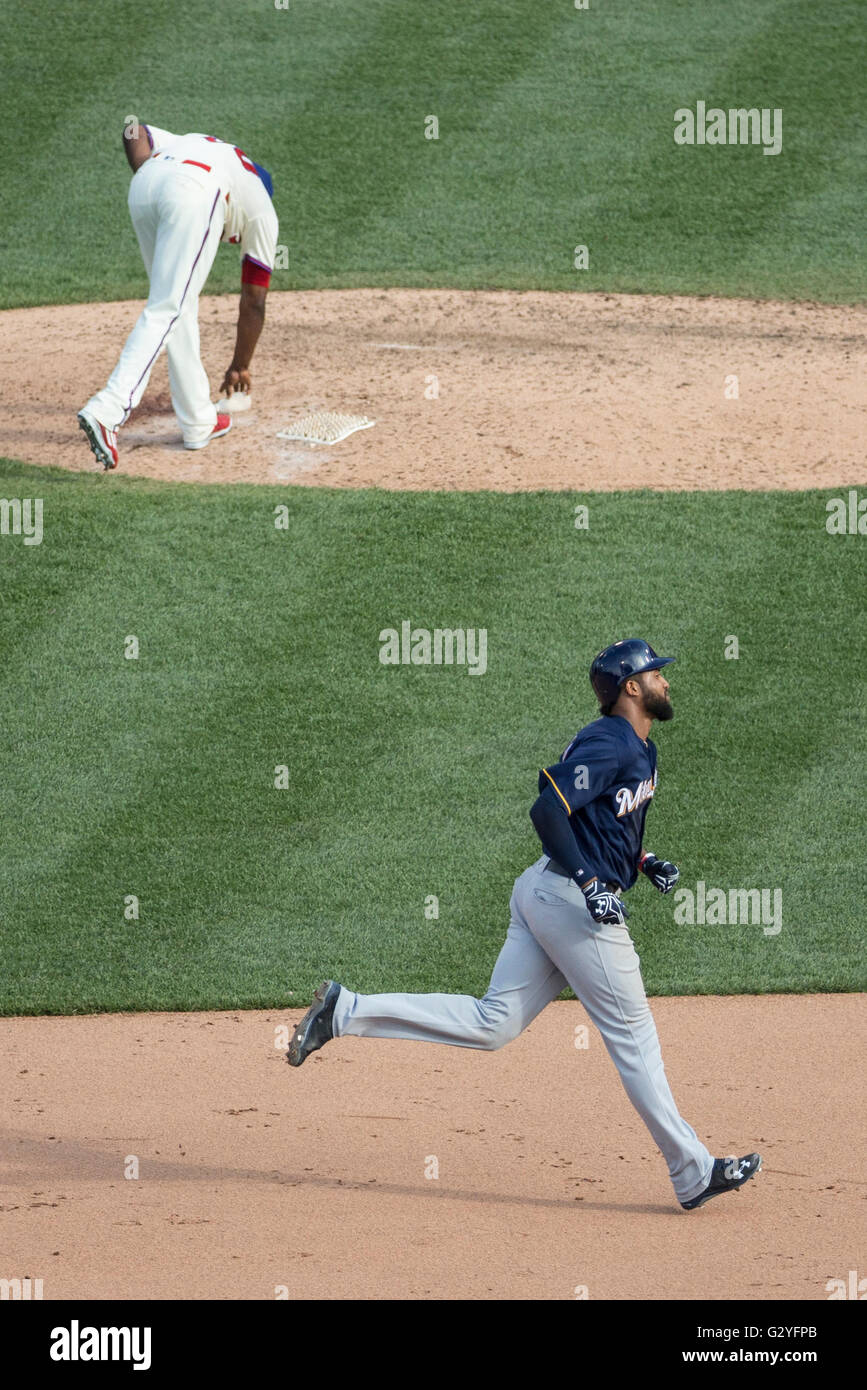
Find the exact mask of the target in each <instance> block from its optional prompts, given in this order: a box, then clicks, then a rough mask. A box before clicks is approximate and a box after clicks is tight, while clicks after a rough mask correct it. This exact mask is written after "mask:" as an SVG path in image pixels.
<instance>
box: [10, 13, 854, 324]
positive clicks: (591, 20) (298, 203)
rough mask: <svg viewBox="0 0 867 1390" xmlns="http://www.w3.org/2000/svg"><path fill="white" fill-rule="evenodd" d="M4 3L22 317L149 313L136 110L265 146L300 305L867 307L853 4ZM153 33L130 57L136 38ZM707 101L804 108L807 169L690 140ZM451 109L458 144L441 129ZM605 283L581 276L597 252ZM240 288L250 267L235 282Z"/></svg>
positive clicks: (13, 241) (286, 278) (797, 160)
mask: <svg viewBox="0 0 867 1390" xmlns="http://www.w3.org/2000/svg"><path fill="white" fill-rule="evenodd" d="M91 11H92V7H89V6H85V4H84V3H83V0H69V3H68V4H67V5H65V6H63V7H61V8H60V9H53V10H43V11H42V12H41V13H40V14H39V15H37V16H36V17H35V18H34V17H33V16H29V17H28V20H27V22H26V23H24V22H22V19H21V11H20V8H17V7H13V6H12V4H11V0H0V18H2V19H3V20H4V34H5V39H6V48H5V59H6V73H7V81H6V83H5V84H4V87H3V90H2V92H0V116H5V118H6V120H5V127H6V129H8V130H12V131H14V132H15V139H14V141H11V142H9V149H8V150H7V157H6V166H5V167H6V173H5V175H4V238H3V248H2V251H0V258H2V259H0V283H2V286H3V292H2V298H0V303H2V304H3V305H7V306H10V305H17V304H26V303H36V302H39V303H45V302H52V301H54V300H58V299H68V300H89V299H95V298H96V299H110V298H119V297H125V296H137V295H140V294H141V293H142V292H143V289H144V285H145V277H144V274H143V270H142V267H141V265H140V260H139V255H138V249H137V246H136V243H135V238H134V235H133V233H132V229H131V227H130V225H129V219H128V215H127V209H126V195H127V188H128V180H129V176H128V172H127V170H126V166H125V163H124V160H123V157H122V154H121V152H120V149H119V128H120V124H121V122H122V120H123V118H124V117H125V116H126V115H127V114H129V113H130V112H136V113H137V114H139V115H140V116H142V117H143V118H145V119H150V120H152V121H154V122H156V123H157V124H162V125H164V126H167V127H168V128H169V129H174V130H186V129H190V128H193V129H203V130H206V131H210V132H212V133H214V134H218V135H221V136H223V137H224V138H225V137H229V138H232V139H236V140H238V141H239V142H240V143H241V144H243V145H244V146H245V147H247V148H248V149H249V150H250V151H251V152H252V153H253V154H254V156H255V157H256V158H257V159H259V160H260V162H263V163H264V164H266V165H267V166H268V167H269V168H271V169H272V172H273V173H274V176H275V187H276V190H277V206H278V211H279V212H280V215H281V220H282V230H281V242H282V243H283V244H284V245H285V246H286V248H287V256H288V269H281V270H279V271H278V273H277V276H276V278H275V282H274V283H275V287H277V288H282V289H289V288H294V287H316V286H325V285H328V286H334V285H347V286H349V285H370V284H374V285H377V284H378V285H399V284H405V285H454V286H457V287H472V286H475V285H479V284H481V285H491V286H495V287H505V288H533V287H538V288H549V289H573V288H574V289H579V290H580V289H611V290H633V291H653V292H674V291H677V292H680V293H686V292H697V293H720V294H738V295H751V296H752V295H755V296H765V297H787V296H790V295H791V296H799V297H812V298H819V299H827V300H829V301H844V300H852V299H859V298H863V295H864V284H865V282H864V270H863V264H862V261H863V258H862V257H860V255H859V254H858V249H859V241H858V238H859V234H860V221H859V218H858V213H857V210H856V206H855V203H854V195H853V192H852V190H853V188H854V187H855V186H857V180H856V176H855V171H856V169H860V167H862V165H863V160H864V152H865V150H864V146H865V135H864V126H863V123H862V122H859V120H858V114H857V113H858V110H859V106H860V100H861V95H860V93H861V81H860V73H861V71H862V69H863V55H864V42H863V39H862V37H861V36H860V32H859V28H858V25H859V19H860V12H859V8H858V6H857V5H856V4H855V3H854V0H840V3H838V4H836V5H834V6H833V7H831V8H830V9H829V8H828V7H822V6H813V5H809V4H806V3H796V4H792V5H786V6H780V5H779V4H777V3H775V0H733V3H732V4H730V5H727V6H726V7H725V8H724V9H719V10H718V11H708V10H707V9H706V8H703V7H700V6H685V5H683V4H681V3H678V0H658V3H655V4H651V5H645V6H640V7H627V6H613V7H601V8H595V9H593V8H591V10H588V11H576V10H575V9H574V7H570V6H569V5H562V6H538V5H536V6H527V5H526V4H524V3H523V2H522V0H521V2H520V3H519V0H514V2H513V3H495V0H479V3H478V4H476V5H474V6H472V7H471V8H469V9H468V8H467V7H466V6H465V5H460V4H458V3H457V0H440V3H437V4H436V5H406V4H405V3H403V0H365V3H364V4H362V3H360V0H340V3H337V0H321V2H320V3H319V4H317V5H316V6H301V5H295V6H292V7H290V9H289V10H287V11H277V10H275V9H273V8H270V7H268V6H267V5H265V6H263V5H261V4H259V3H258V0H244V3H241V4H233V5H232V6H231V7H229V5H228V4H227V3H217V4H216V5H214V4H212V3H205V0H190V3H189V4H187V5H185V6H184V12H183V15H182V16H179V15H178V12H177V8H176V7H175V6H174V5H171V4H169V3H168V0H154V4H153V5H151V6H150V7H149V10H148V23H147V26H146V28H145V29H144V30H143V29H142V26H141V19H140V12H139V11H138V10H137V9H136V8H135V7H134V6H133V5H132V4H131V3H130V0H116V3H115V4H114V5H112V6H111V7H109V9H108V10H107V11H106V12H105V14H104V15H102V14H101V15H100V22H99V26H98V28H96V27H95V26H94V23H93V19H92V12H91ZM133 32H134V33H135V35H136V42H135V44H132V43H131V42H130V35H131V34H132V33H133ZM697 99H701V100H705V101H707V102H708V103H709V104H713V103H714V102H716V103H718V104H719V105H720V106H722V107H724V108H728V107H729V106H732V105H737V106H740V105H744V106H748V107H749V106H754V107H758V108H761V107H774V106H781V107H782V108H783V152H782V154H781V155H779V156H776V157H767V156H764V155H763V154H762V152H761V150H760V148H758V147H753V146H750V147H747V148H710V147H705V148H702V149H697V148H696V149H684V148H678V147H676V146H675V145H674V141H673V116H674V111H675V110H676V109H677V108H678V107H679V106H680V105H692V104H694V102H695V101H696V100H697ZM428 115H436V116H437V117H438V119H439V121H440V138H439V140H438V141H433V140H426V139H425V138H424V122H425V117H426V116H428ZM582 243H583V244H587V245H588V247H589V248H590V268H589V270H587V271H584V272H578V271H576V270H575V269H574V267H573V264H572V252H573V248H574V246H575V245H577V244H582ZM237 284H238V266H237V255H236V253H235V251H234V249H232V250H231V251H230V250H227V249H224V250H223V252H222V253H221V254H220V255H219V256H218V259H217V263H216V265H215V267H214V270H213V272H212V275H211V278H210V281H209V289H210V290H211V291H212V292H222V291H225V290H230V289H233V288H236V287H237Z"/></svg>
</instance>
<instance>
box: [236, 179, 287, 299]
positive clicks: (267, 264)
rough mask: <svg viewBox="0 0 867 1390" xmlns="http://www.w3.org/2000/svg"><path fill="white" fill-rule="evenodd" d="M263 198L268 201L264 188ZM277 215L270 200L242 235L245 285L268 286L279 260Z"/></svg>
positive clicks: (246, 226)
mask: <svg viewBox="0 0 867 1390" xmlns="http://www.w3.org/2000/svg"><path fill="white" fill-rule="evenodd" d="M262 193H263V196H264V197H265V198H266V199H268V195H267V193H265V190H264V188H263V189H262ZM278 230H279V224H278V222H277V214H276V212H275V211H274V209H273V207H272V206H271V202H270V199H268V203H267V207H266V206H263V207H262V209H261V211H260V212H259V213H258V214H257V215H256V216H255V217H251V218H248V220H247V223H246V225H245V227H244V230H243V232H242V233H241V259H242V264H241V282H242V284H245V285H268V284H270V281H271V272H272V270H273V269H274V261H275V260H276V258H277V233H278Z"/></svg>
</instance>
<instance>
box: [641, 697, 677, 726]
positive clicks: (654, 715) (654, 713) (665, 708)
mask: <svg viewBox="0 0 867 1390" xmlns="http://www.w3.org/2000/svg"><path fill="white" fill-rule="evenodd" d="M644 712H645V714H649V715H650V717H651V719H659V720H660V721H661V722H662V723H665V721H666V719H673V718H674V709H673V708H672V704H671V701H670V700H669V698H668V696H667V695H657V694H655V692H654V691H646V692H645V695H644Z"/></svg>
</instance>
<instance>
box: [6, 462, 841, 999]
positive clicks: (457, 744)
mask: <svg viewBox="0 0 867 1390" xmlns="http://www.w3.org/2000/svg"><path fill="white" fill-rule="evenodd" d="M0 496H2V497H5V498H11V497H18V498H26V497H34V496H37V497H41V498H42V499H43V502H44V538H43V541H42V544H41V545H37V546H27V545H25V544H24V541H23V537H21V536H12V535H3V536H0V592H2V596H3V602H2V605H0V701H2V709H3V711H4V715H3V739H2V744H0V785H2V787H3V794H2V805H3V822H4V827H3V836H2V850H0V1011H2V1012H7V1013H10V1012H11V1013H16V1012H81V1011H87V1010H96V1009H156V1008H165V1009H172V1008H204V1007H247V1006H250V1007H253V1006H263V1007H270V1006H273V1005H276V1004H280V1003H286V1002H287V1001H289V1000H290V999H291V1000H292V1001H293V1002H295V1003H298V1002H301V1001H302V1000H305V999H307V998H309V993H310V990H311V989H312V987H313V986H315V984H316V983H317V982H318V981H319V979H320V978H322V977H323V976H325V975H329V974H333V975H335V976H337V977H338V978H341V979H343V980H345V981H346V982H347V983H348V984H350V985H351V986H353V987H355V988H357V989H360V990H364V991H375V990H387V989H409V990H431V989H442V990H457V991H470V992H472V993H476V994H480V993H482V992H483V991H484V989H485V986H486V984H487V980H488V976H489V972H490V968H491V966H492V964H493V962H494V959H495V957H496V954H497V951H498V950H499V947H500V944H501V942H502V940H503V937H504V933H505V930H506V926H507V924H508V899H509V893H510V890H511V885H512V882H513V880H514V878H515V877H516V876H517V874H518V873H520V872H521V871H522V870H523V869H524V868H525V866H526V865H527V864H528V863H530V862H531V861H532V860H533V859H534V858H535V857H536V856H537V853H538V845H537V841H536V840H535V836H534V834H533V831H532V827H531V825H530V822H529V819H528V815H527V812H528V809H529V806H530V804H531V802H532V800H533V799H534V796H535V789H536V779H537V774H538V769H539V767H540V766H541V765H542V764H543V763H548V762H551V761H553V760H555V759H556V756H557V755H558V753H559V751H560V749H561V748H562V747H563V745H564V744H565V743H566V741H567V740H568V738H569V737H570V736H571V735H572V733H573V732H574V731H575V729H576V728H577V727H579V726H580V725H581V724H583V723H585V722H586V721H587V720H588V719H590V718H593V717H594V716H595V706H594V702H593V700H592V696H591V692H590V687H589V684H588V681H587V675H586V672H587V666H588V663H589V660H590V657H591V656H592V654H593V653H594V652H595V651H596V650H598V648H599V647H601V646H602V645H603V644H604V643H605V642H607V641H609V640H612V639H613V638H615V637H619V636H624V635H629V634H632V633H637V634H641V635H645V636H646V637H647V638H649V639H650V640H651V641H652V642H653V643H654V645H657V646H658V648H659V649H661V650H663V651H665V652H671V653H673V654H675V655H676V656H677V658H678V663H677V665H676V666H674V667H673V668H672V691H673V697H674V700H675V705H676V718H675V720H674V721H673V723H671V724H669V725H667V726H665V727H662V728H660V730H659V733H658V744H659V748H660V766H661V781H660V789H659V793H658V797H657V800H656V803H655V804H654V806H653V807H652V809H651V812H650V816H649V825H648V837H647V842H648V844H649V846H650V848H652V849H653V850H654V851H655V852H656V853H659V854H662V855H664V856H667V857H671V858H673V859H675V860H676V861H677V862H678V863H679V864H680V866H681V871H682V875H683V878H682V882H683V883H684V884H686V885H695V883H696V881H697V880H699V879H702V880H704V881H705V883H707V884H708V885H710V886H722V887H725V888H730V887H746V888H749V887H759V888H762V887H765V888H770V889H774V888H780V889H782V892H783V928H782V931H781V932H780V934H779V935H778V936H776V937H767V936H765V935H764V933H763V931H762V929H761V927H760V926H740V927H715V928H714V927H678V926H676V925H675V923H674V921H673V903H672V901H671V899H670V898H669V899H663V898H661V897H659V896H658V895H657V894H656V893H655V892H654V891H653V889H652V888H651V886H650V885H649V884H648V883H647V882H646V881H644V880H642V881H640V882H639V884H638V885H637V886H636V889H635V891H634V892H633V893H632V894H631V895H630V905H631V908H632V916H631V922H630V926H631V928H632V930H633V934H634V936H635V939H636V942H637V944H638V948H639V952H640V954H641V958H642V967H643V970H644V973H645V978H646V981H647V984H648V988H649V990H650V991H651V992H652V993H677V994H680V993H688V992H693V991H696V992H707V993H729V992H731V993H737V992H763V991H786V990H806V991H813V990H850V989H857V988H861V989H863V988H864V987H865V969H864V956H863V947H862V940H863V928H862V921H863V873H862V863H863V807H864V804H865V797H867V786H865V768H867V756H865V754H867V719H865V709H864V684H863V681H862V680H861V676H860V672H861V668H862V667H863V633H862V628H863V593H864V582H865V570H867V550H865V543H864V540H863V537H859V536H839V537H832V536H829V535H828V534H827V532H826V530H825V525H824V521H825V501H826V494H824V493H813V492H810V493H800V494H798V493H770V494H748V493H722V494H701V493H690V494H683V495H679V496H673V495H672V494H665V495H663V494H654V493H623V494H597V495H590V497H589V505H590V529H589V531H586V532H582V531H576V530H575V528H574V525H573V509H574V501H575V498H574V497H573V496H572V495H571V494H566V493H562V494H529V495H527V494H525V495H522V496H509V495H493V494H463V495H461V494H448V495H445V494H444V495H439V494H389V493H385V492H377V491H357V492H355V491H334V492H329V491H326V490H316V489H291V488H281V487H231V488H221V487H202V486H198V485H196V486H184V485H170V484H157V483H150V482H146V481H142V480H135V479H131V478H123V477H118V478H108V477H102V476H97V475H94V474H90V473H87V474H80V475H77V474H70V473H68V472H64V471H60V470H50V469H48V470H46V469H36V468H29V467H27V466H25V465H22V464H15V463H9V462H7V463H3V464H0ZM581 500H583V501H588V498H587V496H586V495H585V496H583V497H582V499H581ZM281 503H285V504H286V505H287V506H288V509H289V524H288V529H287V530H285V531H283V530H277V529H275V526H274V512H273V509H274V507H275V506H276V505H277V504H281ZM404 619H408V620H410V621H411V622H412V623H413V624H414V625H417V626H422V627H427V628H434V627H437V626H458V627H465V628H466V627H475V628H479V627H484V628H486V629H487V631H488V663H489V664H488V670H487V672H486V673H485V674H484V675H483V676H471V675H469V674H468V672H467V671H466V669H462V668H445V667H442V668H436V667H411V666H407V667H386V666H383V665H381V664H380V662H379V660H378V652H379V641H378V636H379V633H380V631H381V630H382V629H383V628H386V627H391V626H394V627H399V626H400V623H401V621H402V620H404ZM732 634H733V635H736V636H737V637H738V639H739V642H740V657H739V659H738V660H729V661H727V660H724V659H723V649H724V641H725V639H726V638H727V637H728V636H730V635H732ZM129 635H135V636H136V637H137V638H138V640H139V643H140V656H139V658H138V659H137V660H126V659H124V644H125V639H126V638H127V637H128V636H129ZM281 764H285V765H286V766H287V767H288V769H289V787H288V789H287V790H277V789H275V787H274V785H273V782H274V769H275V767H276V766H277V765H281ZM130 894H135V895H136V896H137V897H138V899H139V902H140V917H139V920H137V921H127V920H125V918H124V899H125V897H126V896H127V895H130ZM429 894H436V895H437V896H438V898H439V901H440V915H439V919H438V920H436V921H430V920H427V919H426V918H425V915H424V900H425V897H426V896H427V895H429ZM290 992H291V993H290Z"/></svg>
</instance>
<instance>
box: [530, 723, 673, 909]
mask: <svg viewBox="0 0 867 1390" xmlns="http://www.w3.org/2000/svg"><path fill="white" fill-rule="evenodd" d="M656 782H657V776H656V744H655V743H654V742H653V741H652V740H651V739H648V740H647V742H646V743H645V742H644V740H643V739H641V738H639V737H638V734H637V733H636V732H635V730H634V729H633V727H632V725H631V724H630V723H629V720H628V719H623V718H621V716H620V715H619V714H613V715H612V714H609V715H603V716H602V718H601V719H594V721H593V723H592V724H587V725H586V726H585V727H584V728H583V729H581V731H580V732H579V733H577V734H576V735H575V737H574V738H573V740H572V742H571V743H570V744H569V747H568V748H567V749H566V751H565V752H564V754H563V757H562V758H561V760H560V762H559V763H556V764H555V765H554V766H553V767H546V768H544V769H543V770H542V771H541V772H540V773H539V791H540V792H541V791H543V790H544V788H545V787H547V786H553V788H554V790H555V791H556V793H557V795H558V796H559V798H560V800H561V801H562V803H563V805H564V807H565V809H566V810H567V811H568V812H569V824H570V826H571V827H572V833H573V834H574V836H575V839H576V841H577V843H578V849H579V851H580V853H581V855H582V859H583V863H584V865H585V866H586V868H587V870H588V873H589V875H590V876H593V875H596V876H597V877H599V878H601V879H604V880H605V881H606V882H608V883H619V884H620V887H621V888H631V887H632V885H633V883H634V882H635V879H636V877H637V873H638V857H639V855H640V853H641V841H642V837H643V835H644V820H645V817H646V815H647V808H648V806H649V805H650V799H651V797H652V796H653V794H654V792H655V791H656ZM542 848H543V849H545V846H544V844H543V846H542ZM545 853H546V854H549V853H550V852H549V851H548V850H547V849H545Z"/></svg>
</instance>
